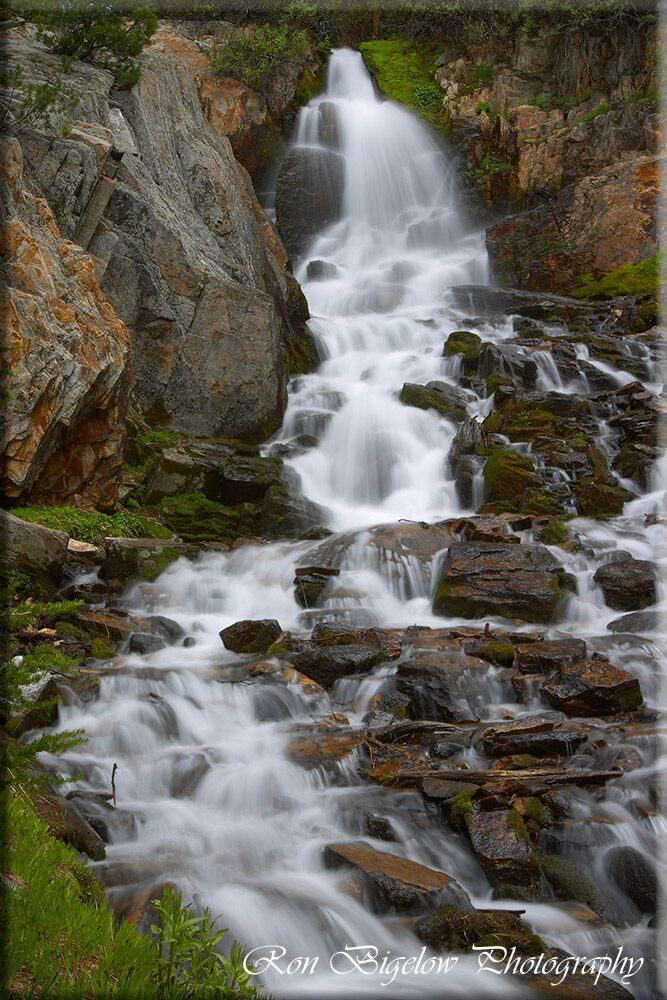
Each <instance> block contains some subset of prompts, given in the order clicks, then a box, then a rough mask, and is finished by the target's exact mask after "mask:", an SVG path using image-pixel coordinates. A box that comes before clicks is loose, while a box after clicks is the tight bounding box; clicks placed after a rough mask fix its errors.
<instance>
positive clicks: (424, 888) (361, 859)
mask: <svg viewBox="0 0 667 1000" xmlns="http://www.w3.org/2000/svg"><path fill="white" fill-rule="evenodd" d="M324 860H325V864H326V865H327V866H328V867H330V868H339V867H341V866H349V867H352V868H353V869H354V870H355V873H356V874H357V875H358V877H359V878H360V881H361V883H362V885H363V886H364V889H365V890H366V891H367V893H368V895H369V897H370V900H369V901H370V902H371V905H372V906H373V908H374V909H375V911H376V912H379V913H383V912H387V911H388V910H398V911H400V912H403V913H405V912H419V911H422V912H423V911H424V910H427V909H432V908H433V907H435V906H437V905H439V904H440V905H442V904H444V903H449V904H450V905H454V906H458V907H460V908H461V909H472V904H471V902H470V899H469V897H468V894H467V893H466V892H465V890H464V889H462V888H461V886H460V885H459V884H458V883H457V882H456V881H455V879H453V878H452V877H451V876H450V875H446V874H445V873H444V872H439V871H435V870H434V869H433V868H427V867H426V866H425V865H420V864H417V862H415V861H408V860H407V859H406V858H400V857H397V856H396V855H394V854H386V853H385V852H384V851H376V850H375V849H374V848H372V847H369V846H368V844H364V843H350V844H329V845H328V846H327V847H326V848H325V851H324Z"/></svg>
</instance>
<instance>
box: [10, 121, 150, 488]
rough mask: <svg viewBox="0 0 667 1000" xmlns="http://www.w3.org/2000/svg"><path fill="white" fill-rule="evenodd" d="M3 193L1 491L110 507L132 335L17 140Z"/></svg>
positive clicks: (117, 470) (119, 458)
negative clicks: (35, 180) (33, 176)
mask: <svg viewBox="0 0 667 1000" xmlns="http://www.w3.org/2000/svg"><path fill="white" fill-rule="evenodd" d="M1 186H2V197H3V214H4V219H5V222H4V224H5V242H4V251H3V256H4V258H5V266H6V268H7V272H6V277H5V293H6V297H5V303H4V317H5V337H6V346H7V347H8V348H9V350H8V351H7V353H6V355H5V357H6V359H7V362H6V363H7V364H8V366H9V372H10V375H9V377H10V378H11V383H12V391H11V394H10V396H9V398H8V400H7V402H6V407H5V412H4V420H3V425H2V433H1V435H0V441H1V447H2V452H3V455H4V462H3V472H2V479H1V487H0V489H1V492H2V493H3V494H4V495H5V497H8V498H11V499H12V501H14V502H16V501H19V502H25V501H32V502H38V503H60V504H72V503H73V504H77V503H95V504H97V505H98V506H101V507H108V506H111V505H113V503H114V501H115V499H116V494H117V491H118V483H119V477H120V466H121V463H122V454H123V444H124V440H125V431H124V427H123V421H124V417H125V413H126V410H127V404H128V398H129V391H130V381H131V375H130V342H129V337H128V333H127V330H126V328H125V326H124V324H123V323H122V322H121V320H120V319H119V318H118V316H117V314H116V312H114V309H113V308H112V306H111V305H110V304H109V302H108V300H107V298H106V297H105V296H104V294H103V293H102V291H101V290H100V286H99V283H98V279H97V276H96V274H95V270H94V268H93V263H92V261H91V258H90V257H89V256H88V254H87V253H85V252H84V251H83V250H82V249H81V247H79V246H76V245H75V244H74V243H72V242H70V241H69V240H67V239H64V238H63V236H62V235H61V232H60V229H59V227H58V225H57V223H56V220H55V218H54V216H53V213H52V211H51V209H50V208H49V205H48V204H47V202H46V201H45V200H44V199H43V198H41V197H39V196H38V195H36V194H34V193H33V191H32V190H31V189H30V187H29V185H28V180H27V178H26V177H25V176H24V160H23V151H22V149H21V146H20V144H19V142H18V141H17V140H16V139H10V140H8V141H7V142H6V144H5V155H4V156H3V160H2V185H1Z"/></svg>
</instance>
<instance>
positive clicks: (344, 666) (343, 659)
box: [293, 643, 385, 688]
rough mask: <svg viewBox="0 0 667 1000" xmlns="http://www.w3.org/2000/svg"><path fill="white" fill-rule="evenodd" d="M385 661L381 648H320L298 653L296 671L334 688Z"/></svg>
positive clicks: (347, 646) (314, 647)
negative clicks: (339, 680) (352, 675)
mask: <svg viewBox="0 0 667 1000" xmlns="http://www.w3.org/2000/svg"><path fill="white" fill-rule="evenodd" d="M384 659H385V657H384V654H383V652H382V650H381V649H378V648H377V646H366V645H361V644H360V643H352V644H350V645H346V646H317V645H315V644H313V645H311V646H309V647H307V648H306V649H304V650H303V651H302V652H300V653H297V655H296V656H295V657H294V659H293V663H294V667H295V668H296V670H298V671H300V672H301V673H302V674H305V675H306V676H307V677H311V678H312V679H313V680H314V681H317V683H318V684H321V685H322V687H325V688H330V687H331V686H332V685H333V684H334V683H335V681H337V680H338V678H339V677H348V676H349V675H350V674H359V673H367V672H368V671H369V670H371V669H372V668H373V667H374V666H376V665H377V664H378V663H382V661H383V660H384Z"/></svg>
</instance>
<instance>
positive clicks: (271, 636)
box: [220, 618, 283, 653]
mask: <svg viewBox="0 0 667 1000" xmlns="http://www.w3.org/2000/svg"><path fill="white" fill-rule="evenodd" d="M282 631H283V630H282V629H281V627H280V625H279V624H278V622H277V621H276V620H275V619H274V618H266V619H262V620H259V621H250V620H246V621H240V622H234V624H233V625H228V626H227V628H223V630H222V631H221V632H220V638H221V639H222V643H223V645H224V647H225V649H230V650H231V651H232V652H233V653H265V652H266V651H267V649H268V648H269V647H270V646H272V645H273V643H274V642H275V641H276V639H277V638H278V637H279V636H280V635H282Z"/></svg>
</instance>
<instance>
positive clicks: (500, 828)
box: [466, 809, 539, 899]
mask: <svg viewBox="0 0 667 1000" xmlns="http://www.w3.org/2000/svg"><path fill="white" fill-rule="evenodd" d="M466 825H467V827H468V833H469V835H470V841H471V843H472V846H473V850H474V852H475V854H476V855H477V858H478V860H479V862H480V864H481V866H482V868H483V869H484V873H485V874H486V876H487V878H488V879H489V881H490V883H491V885H492V886H493V888H494V890H495V894H496V895H498V896H503V895H507V896H512V897H513V898H515V899H536V898H537V896H538V884H539V868H538V865H537V860H536V858H535V855H534V854H533V850H532V847H531V845H530V838H529V837H528V833H527V831H526V828H525V825H524V823H523V820H522V819H521V816H520V815H519V813H518V812H516V811H515V810H514V809H501V810H496V811H494V812H480V813H470V814H469V815H468V816H467V817H466Z"/></svg>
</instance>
